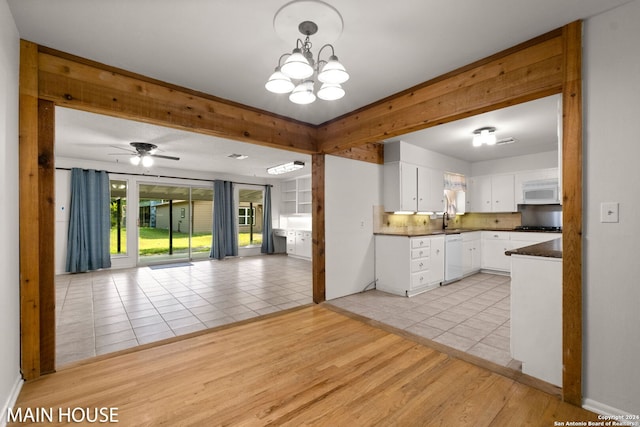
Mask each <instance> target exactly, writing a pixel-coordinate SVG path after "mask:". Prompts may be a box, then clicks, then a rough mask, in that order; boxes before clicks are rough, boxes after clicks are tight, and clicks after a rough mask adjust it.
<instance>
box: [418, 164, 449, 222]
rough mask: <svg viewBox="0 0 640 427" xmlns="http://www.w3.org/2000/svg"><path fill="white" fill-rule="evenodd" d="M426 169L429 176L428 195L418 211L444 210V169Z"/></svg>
mask: <svg viewBox="0 0 640 427" xmlns="http://www.w3.org/2000/svg"><path fill="white" fill-rule="evenodd" d="M427 171H428V174H429V178H430V183H429V197H428V199H427V200H428V202H427V203H426V205H425V206H424V209H420V211H422V212H444V211H445V210H446V204H445V199H444V171H443V170H439V169H427Z"/></svg>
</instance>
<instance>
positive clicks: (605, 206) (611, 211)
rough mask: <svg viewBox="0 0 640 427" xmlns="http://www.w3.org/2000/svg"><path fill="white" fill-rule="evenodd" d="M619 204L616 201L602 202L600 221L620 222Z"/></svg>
mask: <svg viewBox="0 0 640 427" xmlns="http://www.w3.org/2000/svg"><path fill="white" fill-rule="evenodd" d="M618 209H619V204H618V203H616V202H602V203H600V222H618V221H619V217H618Z"/></svg>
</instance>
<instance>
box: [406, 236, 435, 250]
mask: <svg viewBox="0 0 640 427" xmlns="http://www.w3.org/2000/svg"><path fill="white" fill-rule="evenodd" d="M430 246H431V240H430V239H429V238H428V237H416V238H413V239H411V249H417V248H428V247H430Z"/></svg>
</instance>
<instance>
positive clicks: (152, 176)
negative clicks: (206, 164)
mask: <svg viewBox="0 0 640 427" xmlns="http://www.w3.org/2000/svg"><path fill="white" fill-rule="evenodd" d="M71 169H72V168H60V167H56V170H61V171H70V170H71ZM105 172H106V173H108V174H110V175H111V174H112V175H133V176H146V177H149V178H171V179H185V180H188V181H204V182H213V181H216V180H215V179H204V178H185V177H182V176H169V175H146V174H144V173H126V172H109V171H105ZM231 182H232V183H233V184H240V185H257V186H260V187H263V186H265V185H268V186H269V187H273V184H254V183H251V182H237V181H231Z"/></svg>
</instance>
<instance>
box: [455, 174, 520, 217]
mask: <svg viewBox="0 0 640 427" xmlns="http://www.w3.org/2000/svg"><path fill="white" fill-rule="evenodd" d="M514 191H515V188H514V175H513V174H501V175H485V176H476V177H473V178H469V181H468V192H467V212H515V211H516V210H517V209H516V203H515V193H514Z"/></svg>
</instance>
